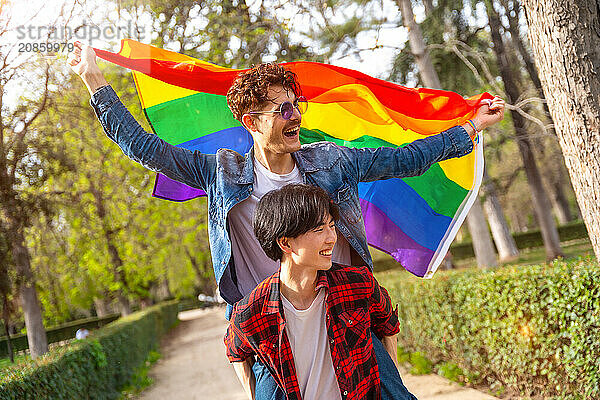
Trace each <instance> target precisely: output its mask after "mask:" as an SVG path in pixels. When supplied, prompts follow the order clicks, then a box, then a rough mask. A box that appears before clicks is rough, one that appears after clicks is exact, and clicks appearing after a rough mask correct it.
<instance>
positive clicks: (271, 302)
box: [262, 269, 283, 315]
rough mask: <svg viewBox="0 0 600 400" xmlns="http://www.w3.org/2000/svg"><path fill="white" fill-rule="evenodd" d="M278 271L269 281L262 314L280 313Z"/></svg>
mask: <svg viewBox="0 0 600 400" xmlns="http://www.w3.org/2000/svg"><path fill="white" fill-rule="evenodd" d="M280 272H281V270H280V269H278V270H277V272H276V273H275V274H274V275H272V276H271V277H270V278H269V279H270V282H269V298H268V300H267V301H265V303H264V305H263V309H262V312H263V314H276V313H278V312H279V311H280V307H281V298H280V296H281V294H280V293H279V273H280ZM282 315H283V313H282Z"/></svg>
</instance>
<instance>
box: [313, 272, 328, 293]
mask: <svg viewBox="0 0 600 400" xmlns="http://www.w3.org/2000/svg"><path fill="white" fill-rule="evenodd" d="M326 272H327V271H318V272H317V284H316V286H315V290H316V291H317V292H318V291H319V290H320V289H321V288H325V289H326V290H329V280H328V279H327V273H326Z"/></svg>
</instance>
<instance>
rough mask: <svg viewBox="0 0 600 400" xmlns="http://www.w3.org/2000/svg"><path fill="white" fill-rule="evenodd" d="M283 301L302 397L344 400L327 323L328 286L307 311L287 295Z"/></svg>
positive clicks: (309, 399)
mask: <svg viewBox="0 0 600 400" xmlns="http://www.w3.org/2000/svg"><path fill="white" fill-rule="evenodd" d="M281 302H282V303H283V313H284V316H285V332H286V333H287V336H288V339H289V341H290V345H291V346H292V354H293V355H294V365H295V366H296V376H297V378H298V385H299V386H300V393H301V395H302V399H304V400H319V399H328V400H336V399H340V400H341V398H342V396H341V394H340V387H339V385H338V382H337V378H336V376H335V371H334V369H333V362H332V360H331V350H330V349H329V343H328V339H329V338H328V336H327V325H326V324H325V318H326V312H327V308H326V307H325V289H321V290H319V293H318V294H317V297H316V298H315V299H314V300H313V303H312V304H311V305H310V307H308V308H307V309H306V310H298V309H296V308H295V307H294V305H293V304H292V303H290V302H289V301H288V299H286V298H285V297H284V296H283V294H281Z"/></svg>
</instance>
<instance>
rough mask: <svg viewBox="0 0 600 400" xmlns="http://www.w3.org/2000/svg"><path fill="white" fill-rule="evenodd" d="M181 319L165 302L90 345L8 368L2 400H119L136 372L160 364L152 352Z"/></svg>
mask: <svg viewBox="0 0 600 400" xmlns="http://www.w3.org/2000/svg"><path fill="white" fill-rule="evenodd" d="M176 320H177V302H176V301H171V302H167V303H162V304H159V305H156V306H154V307H150V308H148V309H146V310H143V311H140V312H137V313H134V314H131V315H129V316H127V317H124V318H121V319H120V320H118V321H115V322H113V323H111V324H110V325H107V326H106V327H104V328H102V329H100V330H98V331H96V332H94V333H93V334H92V335H91V336H90V338H88V339H86V340H81V341H75V342H73V343H72V344H71V345H68V346H64V347H60V348H56V349H54V350H52V351H51V352H49V353H47V354H46V355H44V356H43V357H40V358H38V359H36V360H33V361H29V362H26V363H23V364H19V365H17V366H14V367H11V368H6V369H4V370H2V371H0V398H2V399H3V400H4V399H6V400H11V399H15V400H16V399H19V400H21V399H36V400H38V399H39V400H42V399H48V400H50V399H53V400H54V399H83V398H93V399H117V398H119V396H120V390H121V389H122V388H123V387H124V386H125V385H127V384H128V383H129V382H131V379H132V377H134V376H135V373H136V369H137V368H139V367H140V365H145V363H146V361H148V360H150V361H151V360H155V359H156V355H151V356H150V357H149V353H150V352H151V351H152V349H156V348H157V346H158V341H159V339H160V337H161V336H162V335H163V334H164V333H165V332H167V330H168V329H169V328H170V327H171V326H173V324H174V323H175V321H176ZM137 371H138V374H139V370H137ZM138 383H139V382H138Z"/></svg>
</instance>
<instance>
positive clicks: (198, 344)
mask: <svg viewBox="0 0 600 400" xmlns="http://www.w3.org/2000/svg"><path fill="white" fill-rule="evenodd" d="M224 314H225V313H224V308H212V309H204V310H191V311H185V312H182V313H180V314H179V319H180V320H181V323H180V324H179V325H178V326H177V327H176V328H175V329H173V330H172V331H171V332H170V333H169V334H168V335H167V337H165V339H164V341H163V345H162V347H161V353H162V358H161V359H160V360H159V361H158V362H157V363H156V365H155V366H154V367H153V368H152V370H151V371H150V376H151V377H152V378H153V379H154V385H152V386H151V387H150V388H149V389H147V390H146V391H144V392H143V393H142V394H141V395H140V396H139V397H138V399H140V400H165V399H169V400H200V399H207V400H208V399H211V400H246V399H247V397H246V396H245V394H244V390H243V389H242V386H241V385H240V383H239V381H238V380H237V377H236V375H235V372H234V371H233V367H231V365H229V362H228V361H227V359H226V357H225V346H224V344H223V335H224V334H225V330H226V321H225V318H224ZM402 378H403V380H404V382H405V384H406V386H407V387H408V389H409V390H410V391H411V392H412V393H414V394H415V396H417V397H418V398H419V400H494V399H495V397H492V396H489V395H487V394H484V393H481V392H478V391H477V390H474V389H466V388H463V387H461V386H459V385H457V384H455V383H452V382H449V381H447V380H446V379H444V378H442V377H440V376H438V375H421V376H413V375H410V374H408V373H406V372H403V373H402Z"/></svg>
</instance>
